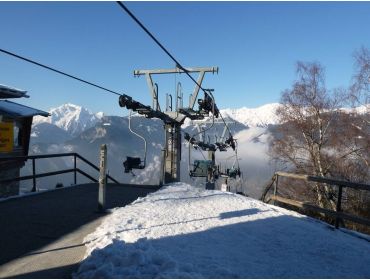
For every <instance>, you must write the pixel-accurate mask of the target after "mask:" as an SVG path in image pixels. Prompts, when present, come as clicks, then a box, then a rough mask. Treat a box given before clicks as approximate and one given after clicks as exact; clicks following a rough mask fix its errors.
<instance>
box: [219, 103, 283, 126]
mask: <svg viewBox="0 0 370 280" xmlns="http://www.w3.org/2000/svg"><path fill="white" fill-rule="evenodd" d="M279 106H280V104H279V103H271V104H266V105H263V106H260V107H258V108H246V107H242V108H240V109H222V110H220V111H221V114H222V115H223V116H224V117H230V118H232V119H234V120H236V121H238V122H240V123H242V124H245V125H247V126H249V127H265V126H267V125H269V124H278V118H277V116H276V113H275V112H276V109H277V108H278V107H279Z"/></svg>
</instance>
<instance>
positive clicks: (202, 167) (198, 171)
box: [189, 160, 213, 177]
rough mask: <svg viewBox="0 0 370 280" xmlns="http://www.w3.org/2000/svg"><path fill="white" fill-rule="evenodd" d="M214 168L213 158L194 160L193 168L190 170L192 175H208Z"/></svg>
mask: <svg viewBox="0 0 370 280" xmlns="http://www.w3.org/2000/svg"><path fill="white" fill-rule="evenodd" d="M212 168H213V165H212V161H211V160H194V165H193V170H190V173H189V175H190V177H207V176H208V173H209V170H210V169H212Z"/></svg>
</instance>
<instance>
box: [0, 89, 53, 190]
mask: <svg viewBox="0 0 370 280" xmlns="http://www.w3.org/2000/svg"><path fill="white" fill-rule="evenodd" d="M25 97H29V96H27V95H26V91H22V90H19V89H15V88H11V87H8V86H4V85H0V180H5V179H8V178H17V177H19V175H20V169H21V168H22V167H23V166H24V164H25V160H24V159H17V158H15V157H17V156H27V155H28V149H29V143H30V136H31V126H32V119H33V117H34V116H36V115H41V116H44V117H47V116H49V114H48V113H47V112H44V111H40V110H37V109H34V108H31V107H27V106H24V105H21V104H18V103H15V102H12V101H9V100H7V99H15V98H25ZM4 158H10V159H7V160H4ZM18 194H19V182H11V183H3V184H1V183H0V197H7V196H13V195H18Z"/></svg>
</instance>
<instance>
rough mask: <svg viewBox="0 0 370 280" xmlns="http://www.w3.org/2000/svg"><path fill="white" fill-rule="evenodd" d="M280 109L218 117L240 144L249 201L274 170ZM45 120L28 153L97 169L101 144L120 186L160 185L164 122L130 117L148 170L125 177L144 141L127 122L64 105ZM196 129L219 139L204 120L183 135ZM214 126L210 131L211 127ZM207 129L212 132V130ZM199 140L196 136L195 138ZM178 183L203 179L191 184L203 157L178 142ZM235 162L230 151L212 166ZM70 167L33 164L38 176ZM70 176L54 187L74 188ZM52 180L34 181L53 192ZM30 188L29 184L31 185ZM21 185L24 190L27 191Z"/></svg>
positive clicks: (218, 126) (188, 125)
mask: <svg viewBox="0 0 370 280" xmlns="http://www.w3.org/2000/svg"><path fill="white" fill-rule="evenodd" d="M278 106H279V104H277V103H272V104H267V105H264V106H261V107H258V108H255V109H250V108H245V107H243V108H240V109H222V110H221V113H222V115H223V117H224V119H225V121H226V122H228V123H229V128H230V130H231V131H232V133H233V135H234V138H235V139H237V143H238V161H239V164H240V168H241V170H242V172H243V180H242V182H241V183H242V185H241V186H240V187H241V188H242V189H241V190H240V189H238V190H237V191H243V192H245V193H247V194H248V195H250V196H252V197H259V195H260V193H261V188H262V187H263V186H264V185H265V184H266V182H267V181H268V180H269V179H270V178H271V176H272V174H273V173H274V171H276V169H277V168H278V167H277V166H274V164H273V163H272V162H271V160H270V158H269V156H268V150H269V142H270V141H269V140H270V138H271V137H274V133H275V129H274V127H276V125H278V124H279V123H278V119H277V116H276V114H275V110H276V108H278ZM50 114H51V116H50V117H48V118H44V117H37V118H35V119H34V122H33V126H32V132H31V142H30V154H51V153H66V152H76V153H79V154H80V155H82V156H83V157H85V158H87V159H88V160H90V161H91V162H93V163H94V164H96V165H98V159H99V149H100V145H101V144H107V147H108V169H109V172H110V174H111V175H112V176H113V177H114V178H116V179H117V180H119V181H120V182H123V183H136V184H144V183H145V184H157V183H158V181H159V172H158V170H159V168H160V166H161V157H160V154H161V149H163V145H164V130H163V123H162V121H160V120H158V119H147V118H145V117H142V116H135V117H133V118H132V127H133V129H134V130H135V131H137V132H138V133H140V134H141V135H143V136H144V137H145V139H147V142H148V151H147V162H146V168H145V169H143V170H139V171H138V170H136V171H134V174H135V176H133V175H132V174H126V173H124V172H123V165H122V163H123V161H124V160H125V159H126V157H127V156H135V157H140V158H141V159H143V157H144V142H143V141H142V140H141V139H140V138H138V137H137V136H135V135H134V134H132V133H131V132H130V130H129V128H128V118H127V117H119V116H106V115H104V114H103V113H97V114H94V113H92V112H91V111H89V110H88V109H86V108H83V107H80V106H77V105H74V104H64V105H62V106H60V107H57V108H53V109H51V110H50ZM196 125H202V126H206V127H208V128H209V129H208V130H207V135H208V137H207V139H206V141H207V140H208V139H209V141H210V142H212V143H213V142H214V141H215V140H216V139H219V137H220V136H221V134H222V132H223V130H224V124H223V123H222V122H221V121H219V120H217V121H215V123H214V125H212V121H211V120H208V123H207V124H204V123H203V124H202V123H201V122H189V121H187V122H185V123H184V125H183V126H182V132H183V133H185V132H187V133H189V134H190V135H195V134H196V133H197V131H198V130H197V127H196ZM211 126H212V127H211ZM210 127H211V128H210ZM197 137H198V136H197ZM181 156H182V159H181V163H182V164H181V180H182V181H183V182H189V183H192V184H197V183H202V182H203V181H204V180H203V178H201V179H194V178H192V177H190V176H189V169H191V168H192V164H191V163H192V161H193V160H194V159H204V158H206V157H207V153H206V152H203V153H202V152H201V151H199V150H195V149H190V150H189V146H188V144H187V142H186V141H183V143H182V151H181ZM234 161H235V154H234V153H233V152H232V151H227V152H217V153H216V162H217V163H218V164H220V165H221V167H222V168H230V167H231V166H232V165H233V162H234ZM82 164H83V163H82V162H78V167H79V168H80V167H81V169H82V170H84V171H86V172H88V173H89V174H92V175H93V174H94V175H93V176H97V174H96V171H94V170H93V169H91V168H89V167H88V166H86V165H84V166H80V165H82ZM67 168H73V160H72V159H71V158H67V157H66V158H57V159H44V160H40V161H38V163H37V171H38V172H49V171H55V170H61V169H67ZM21 172H22V175H29V174H30V173H31V172H32V167H31V165H30V164H29V163H27V164H26V166H25V168H23V169H22V171H21ZM72 179H73V176H72V175H71V174H65V175H58V176H57V180H58V181H57V182H62V183H63V184H64V185H69V184H71V183H72ZM55 180H56V179H55V178H54V177H47V178H41V179H38V185H39V186H40V188H45V189H48V188H53V187H54V186H55V183H56V182H55ZM83 182H87V180H86V179H85V178H82V177H79V178H78V183H83ZM31 183H32V182H31ZM31 183H30V182H28V183H27V184H28V185H25V184H23V189H24V190H25V191H26V190H27V189H29V188H30V184H31Z"/></svg>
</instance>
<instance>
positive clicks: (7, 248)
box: [0, 184, 155, 278]
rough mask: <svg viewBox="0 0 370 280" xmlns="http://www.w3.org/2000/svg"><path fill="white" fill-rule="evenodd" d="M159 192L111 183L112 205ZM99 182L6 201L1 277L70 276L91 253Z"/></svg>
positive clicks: (0, 206)
mask: <svg viewBox="0 0 370 280" xmlns="http://www.w3.org/2000/svg"><path fill="white" fill-rule="evenodd" d="M153 191H155V187H153V186H141V187H140V188H139V187H135V186H133V185H114V184H108V187H107V193H106V196H107V208H114V207H121V206H124V205H127V204H129V203H131V202H132V201H134V200H136V199H137V198H138V197H143V196H146V195H147V194H148V193H150V192H153ZM97 199H98V185H97V184H85V185H79V186H75V187H69V188H63V189H58V190H55V191H50V192H45V193H40V194H38V195H33V196H26V197H20V198H17V199H11V200H8V201H3V202H0V213H1V214H0V224H1V227H0V248H1V250H0V278H70V277H71V273H72V272H73V271H75V270H76V268H77V267H78V263H79V262H80V261H81V260H82V258H83V256H84V254H85V246H84V244H83V239H84V237H85V236H86V235H87V234H89V233H91V232H93V231H94V230H95V228H96V227H97V226H99V225H100V223H101V221H102V219H103V218H104V216H105V215H107V214H101V213H97V211H96V210H97Z"/></svg>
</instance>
